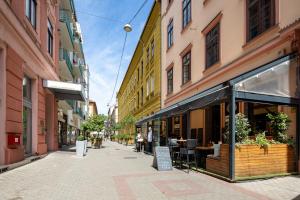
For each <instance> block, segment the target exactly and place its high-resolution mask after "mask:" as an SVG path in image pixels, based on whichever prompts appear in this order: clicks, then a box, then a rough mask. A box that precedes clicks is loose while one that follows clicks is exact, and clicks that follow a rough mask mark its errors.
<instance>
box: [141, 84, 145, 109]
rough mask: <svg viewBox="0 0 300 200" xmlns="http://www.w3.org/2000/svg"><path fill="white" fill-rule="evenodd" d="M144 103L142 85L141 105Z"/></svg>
mask: <svg viewBox="0 0 300 200" xmlns="http://www.w3.org/2000/svg"><path fill="white" fill-rule="evenodd" d="M143 104H144V89H143V87H142V88H141V105H143Z"/></svg>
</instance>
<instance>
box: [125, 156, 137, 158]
mask: <svg viewBox="0 0 300 200" xmlns="http://www.w3.org/2000/svg"><path fill="white" fill-rule="evenodd" d="M124 159H137V157H134V156H128V157H124Z"/></svg>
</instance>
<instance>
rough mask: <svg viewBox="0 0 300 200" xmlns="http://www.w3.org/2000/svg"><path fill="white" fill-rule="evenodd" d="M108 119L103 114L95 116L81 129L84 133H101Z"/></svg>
mask: <svg viewBox="0 0 300 200" xmlns="http://www.w3.org/2000/svg"><path fill="white" fill-rule="evenodd" d="M106 119H107V117H106V116H105V115H103V114H101V115H93V116H91V117H89V118H88V120H86V121H85V122H84V123H83V124H82V125H81V129H82V130H83V131H88V132H92V131H96V132H98V133H100V132H101V131H102V130H103V129H104V127H105V121H106Z"/></svg>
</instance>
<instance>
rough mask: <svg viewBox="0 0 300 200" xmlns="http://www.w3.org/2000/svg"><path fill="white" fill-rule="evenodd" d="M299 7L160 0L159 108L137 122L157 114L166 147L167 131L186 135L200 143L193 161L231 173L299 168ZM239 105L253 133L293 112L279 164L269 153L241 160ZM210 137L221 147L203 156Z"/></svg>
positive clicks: (252, 1)
mask: <svg viewBox="0 0 300 200" xmlns="http://www.w3.org/2000/svg"><path fill="white" fill-rule="evenodd" d="M299 7H300V2H299V1H296V0H291V1H279V0H268V1H260V0H245V1H239V0H232V1H228V2H227V1H217V0H180V1H177V0H169V1H162V3H161V14H162V22H161V26H162V28H161V30H162V36H161V37H162V50H161V51H162V55H161V64H162V67H161V68H162V69H161V77H162V80H161V107H162V110H160V111H159V112H157V113H155V114H153V115H152V116H149V117H146V118H144V119H142V120H140V121H139V122H137V124H138V125H141V124H145V123H148V122H150V121H154V123H156V124H157V127H160V128H157V129H156V130H154V133H153V135H155V136H154V137H158V138H159V135H167V138H166V139H164V138H161V139H163V140H165V144H168V145H169V146H171V147H172V145H173V140H172V139H174V140H178V139H180V141H184V140H191V141H190V143H187V146H188V144H189V145H192V146H193V148H196V147H197V148H196V149H197V150H198V151H202V153H201V154H200V159H198V161H200V162H199V163H198V166H199V167H200V168H202V169H204V170H205V171H209V172H210V173H211V172H212V173H215V174H217V175H221V176H223V177H226V178H227V179H230V180H231V181H234V180H236V179H239V178H241V179H243V178H244V179H245V178H247V177H251V176H255V175H257V176H265V175H269V174H278V173H291V172H298V171H299V166H300V162H299V146H300V139H299V138H300V131H299V130H300V127H299V124H300V120H299V119H300V113H299V110H300V105H299V103H300V100H299V97H300V96H299V94H300V93H299V89H300V87H299V83H300V82H299V80H300V79H299V77H300V76H299V64H300V63H299V53H300V12H299ZM237 113H241V114H243V116H245V117H246V118H247V119H249V123H250V126H251V132H249V135H248V136H247V137H248V138H250V139H251V138H255V137H256V136H257V135H258V134H261V133H262V134H265V135H266V136H267V137H269V138H271V139H268V140H272V137H273V136H272V134H273V133H274V130H272V128H270V122H269V121H268V118H267V115H268V114H269V113H284V114H286V115H287V116H288V118H289V119H291V124H290V126H289V128H288V131H287V137H288V138H289V139H290V140H291V141H293V142H294V144H295V148H294V149H292V150H291V149H289V153H283V154H282V155H281V157H280V155H279V154H280V153H279V152H280V150H279V149H277V150H275V152H276V153H277V154H278V159H277V160H280V159H281V158H282V163H281V165H280V164H279V163H278V165H277V166H280V169H279V168H277V169H274V168H267V167H265V166H270V164H266V163H264V161H266V160H268V159H271V157H268V158H267V157H265V160H262V161H261V163H256V166H259V167H258V169H256V170H253V171H251V169H253V162H252V163H251V161H250V163H248V164H247V162H246V161H241V160H240V159H241V157H240V155H241V154H239V153H240V151H239V150H237V149H236V148H235V144H236V142H240V141H237V140H236V136H235V135H236V128H237V127H236V120H235V114H237ZM227 134H228V135H227ZM273 139H274V138H273ZM195 140H196V141H195ZM161 143H162V142H161ZM212 144H220V145H221V147H220V149H221V150H220V155H219V156H216V157H214V156H210V157H207V155H205V154H207V153H208V152H210V147H211V146H212ZM223 144H224V145H223ZM189 148H191V147H189ZM284 148H286V149H288V147H286V146H285V147H284ZM203 151H205V152H203ZM215 151H216V150H215V149H214V148H213V152H210V154H211V153H213V154H214V152H215ZM179 153H180V155H181V151H180V152H179ZM250 154H251V153H250ZM253 155H254V154H251V155H249V156H253ZM262 155H263V156H266V154H263V153H262ZM198 161H197V162H198ZM262 163H263V164H262ZM261 164H262V165H264V164H266V165H265V166H262V165H261ZM188 165H189V164H188ZM248 169H250V170H248Z"/></svg>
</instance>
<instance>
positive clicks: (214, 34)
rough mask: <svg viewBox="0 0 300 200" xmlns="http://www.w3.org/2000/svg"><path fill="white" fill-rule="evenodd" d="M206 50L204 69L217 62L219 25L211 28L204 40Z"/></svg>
mask: <svg viewBox="0 0 300 200" xmlns="http://www.w3.org/2000/svg"><path fill="white" fill-rule="evenodd" d="M205 44H206V50H205V53H206V55H205V58H206V63H205V66H206V69H207V68H209V67H211V66H212V65H213V64H215V63H217V62H218V61H219V53H220V23H218V24H217V25H216V26H215V27H213V28H212V29H211V30H210V31H209V32H208V33H207V34H206V38H205Z"/></svg>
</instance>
